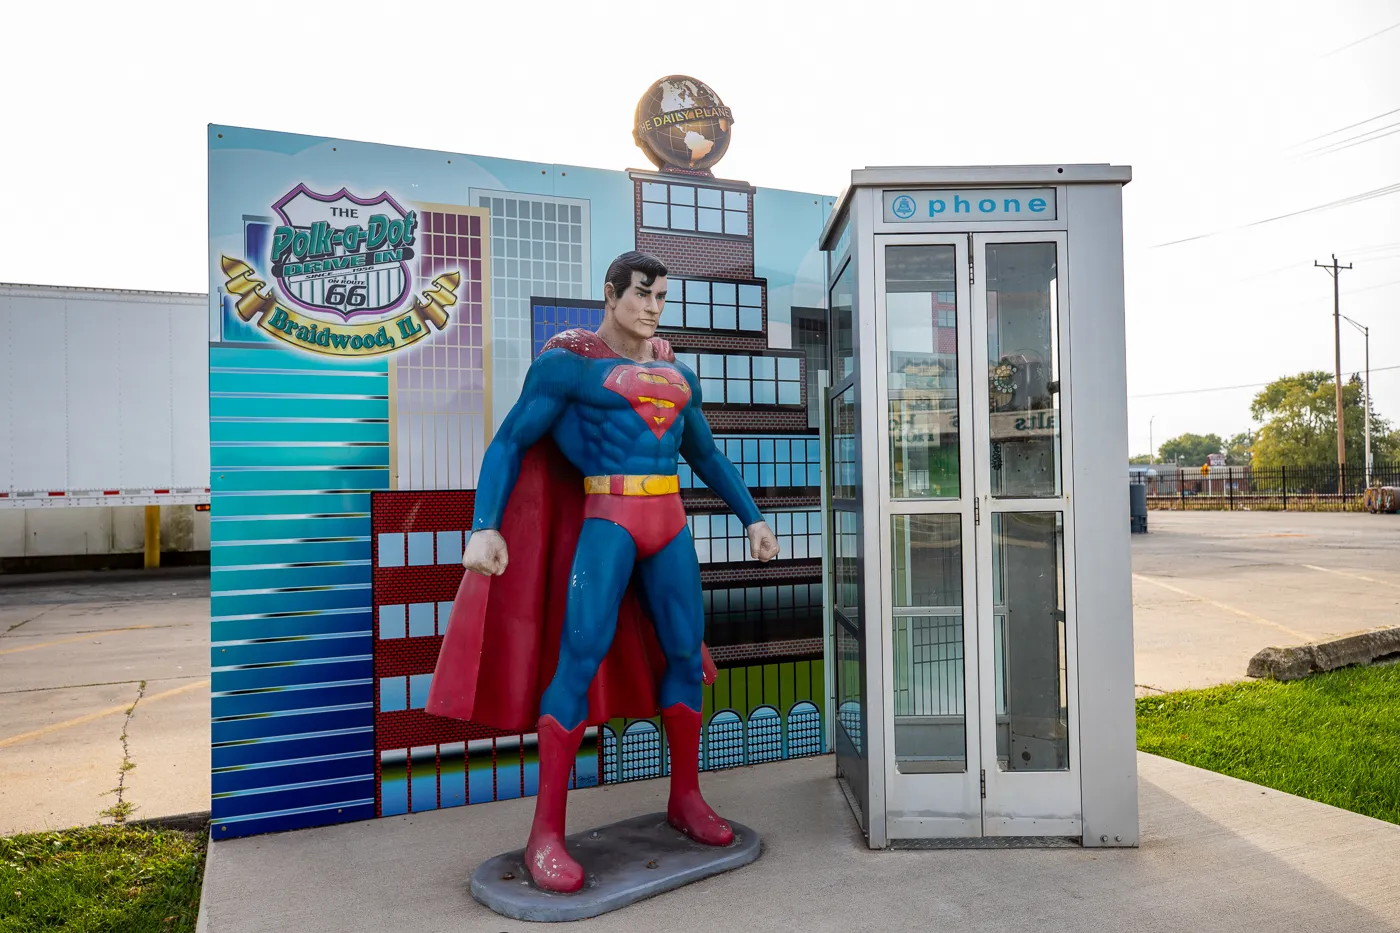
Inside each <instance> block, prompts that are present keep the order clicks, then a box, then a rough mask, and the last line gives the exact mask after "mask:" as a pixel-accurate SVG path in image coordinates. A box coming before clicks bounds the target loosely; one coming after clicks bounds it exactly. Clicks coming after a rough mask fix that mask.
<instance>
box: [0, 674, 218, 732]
mask: <svg viewBox="0 0 1400 933" xmlns="http://www.w3.org/2000/svg"><path fill="white" fill-rule="evenodd" d="M207 686H209V681H207V680H198V681H195V682H194V683H192V684H184V685H183V686H179V687H173V688H171V689H170V690H166V691H164V692H163V693H157V694H155V695H154V696H148V697H142V699H141V706H142V707H143V708H144V707H145V706H147V705H149V704H151V703H154V702H156V701H157V700H163V699H165V698H166V697H173V696H175V695H176V694H177V693H184V692H186V691H187V690H194V689H195V688H197V687H207ZM129 709H131V704H130V703H123V704H122V705H121V706H110V707H108V708H107V709H102V710H98V711H97V712H95V713H88V714H87V715H85V716H78V717H76V718H74V719H68V720H65V721H64V722H56V723H54V724H53V725H51V726H44V727H43V728H42V729H34V730H32V731H30V732H21V733H20V734H19V735H12V736H10V737H9V738H8V739H0V748H8V747H9V746H11V745H18V744H19V743H20V742H27V741H29V740H30V739H37V738H41V737H42V736H45V735H48V734H50V733H52V732H58V731H60V730H62V729H71V728H72V727H73V726H81V725H83V724H85V723H89V722H95V721H96V720H98V719H102V718H103V717H105V716H115V715H116V714H117V713H125V712H126V711H127V710H129Z"/></svg>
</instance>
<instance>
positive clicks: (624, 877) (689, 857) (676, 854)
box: [471, 811, 763, 923]
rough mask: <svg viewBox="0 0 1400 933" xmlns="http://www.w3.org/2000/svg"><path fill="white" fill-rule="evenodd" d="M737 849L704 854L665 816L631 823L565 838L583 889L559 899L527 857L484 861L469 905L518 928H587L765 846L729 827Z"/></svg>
mask: <svg viewBox="0 0 1400 933" xmlns="http://www.w3.org/2000/svg"><path fill="white" fill-rule="evenodd" d="M730 825H731V828H732V829H733V830H734V841H733V842H731V843H730V844H729V845H727V846H723V847H716V846H707V845H704V844H703V843H699V842H696V841H695V840H693V839H691V838H689V837H688V836H686V835H684V834H683V833H680V832H677V831H676V830H675V829H672V828H671V826H670V824H669V823H667V822H666V814H665V812H664V811H658V812H656V813H646V814H643V815H642V816H634V817H632V818H631V819H628V820H621V821H619V822H616V823H609V824H607V825H606V826H599V827H597V828H595V829H592V830H587V829H586V830H584V831H583V832H580V833H574V834H573V835H572V836H566V837H565V838H564V845H565V848H567V849H568V852H569V854H570V855H571V856H573V857H574V858H575V859H576V860H578V863H579V864H580V865H582V866H583V870H584V872H586V874H587V878H586V881H585V883H584V886H583V889H582V890H580V891H576V892H573V893H571V894H554V893H551V892H549V891H544V890H541V889H540V888H538V887H536V886H535V885H534V883H533V882H532V881H531V879H530V873H529V866H528V864H527V863H526V861H525V850H524V849H523V848H521V849H516V850H515V851H513V852H506V853H504V854H502V855H498V856H496V857H495V858H490V859H487V860H486V861H485V862H482V863H481V867H479V868H477V870H476V871H474V872H472V887H471V892H472V897H473V898H475V899H476V901H477V902H478V903H480V904H483V905H485V906H486V907H489V908H491V909H492V910H493V911H495V912H496V913H498V914H501V915H503V916H506V917H511V918H514V919H516V920H535V921H540V922H542V923H557V922H560V921H565V920H586V919H588V918H589V917H598V916H601V915H603V914H606V913H611V912H612V911H614V910H621V909H622V908H624V907H627V906H629V905H631V904H635V903H637V902H638V901H641V900H645V899H646V898H649V897H656V896H657V895H660V894H664V893H666V892H667V891H674V890H675V889H677V888H680V887H684V886H685V885H687V884H694V883H695V882H697V881H701V880H703V879H705V878H710V877H713V876H715V875H718V874H721V873H723V872H726V871H732V870H734V869H736V868H741V867H743V866H745V865H747V864H749V863H750V862H752V861H754V860H755V859H757V858H758V856H759V855H760V854H761V853H762V851H763V840H762V839H760V838H759V835H758V833H756V832H754V831H753V830H752V829H750V828H749V827H747V826H745V825H743V824H742V823H738V822H733V821H731V823H730Z"/></svg>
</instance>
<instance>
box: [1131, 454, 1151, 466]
mask: <svg viewBox="0 0 1400 933" xmlns="http://www.w3.org/2000/svg"><path fill="white" fill-rule="evenodd" d="M1151 462H1152V455H1151V454H1138V455H1137V456H1134V457H1129V458H1128V465H1129V466H1137V465H1138V464H1140V463H1142V464H1146V463H1151Z"/></svg>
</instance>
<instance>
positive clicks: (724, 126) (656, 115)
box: [632, 75, 734, 175]
mask: <svg viewBox="0 0 1400 933" xmlns="http://www.w3.org/2000/svg"><path fill="white" fill-rule="evenodd" d="M733 125H734V114H733V112H732V111H731V110H730V109H729V108H728V107H726V106H724V101H722V100H720V99H719V95H718V94H716V93H715V92H714V91H713V90H711V88H710V86H709V85H708V84H706V83H705V82H703V81H697V80H695V79H694V78H692V77H689V76H688V75H670V76H668V77H665V78H662V79H661V80H660V81H657V82H656V83H655V84H653V85H652V86H651V87H650V88H648V89H647V92H646V93H645V94H643V95H642V99H641V100H640V101H638V102H637V119H636V129H635V130H633V132H632V136H633V138H634V139H636V141H637V145H638V146H639V147H640V148H641V150H642V151H643V152H645V153H646V155H647V158H648V159H650V160H651V161H652V163H653V164H654V165H655V166H656V167H657V168H659V169H661V170H662V171H663V172H665V171H671V172H684V173H691V174H696V175H710V174H712V173H711V172H710V168H711V166H713V165H714V164H715V163H717V162H718V161H719V160H720V159H722V158H724V153H725V152H726V151H727V150H728V149H729V134H730V131H731V128H732V127H733Z"/></svg>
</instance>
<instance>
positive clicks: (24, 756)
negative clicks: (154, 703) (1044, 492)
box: [0, 684, 136, 836]
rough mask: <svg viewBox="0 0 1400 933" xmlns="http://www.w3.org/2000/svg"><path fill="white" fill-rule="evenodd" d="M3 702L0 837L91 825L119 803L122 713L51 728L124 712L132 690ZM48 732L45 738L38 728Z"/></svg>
mask: <svg viewBox="0 0 1400 933" xmlns="http://www.w3.org/2000/svg"><path fill="white" fill-rule="evenodd" d="M14 699H15V695H14V694H9V695H4V696H0V722H3V723H5V725H4V732H3V733H0V742H4V741H6V740H13V739H14V738H15V737H17V736H23V735H28V734H31V733H34V732H41V733H42V734H39V735H34V736H32V737H30V738H25V739H23V740H21V741H19V742H17V743H14V744H8V745H4V746H0V836H5V835H9V834H11V833H18V832H32V831H37V830H43V829H61V828H64V827H68V826H80V825H84V824H88V823H94V822H96V821H97V820H98V814H99V813H100V812H101V811H102V810H104V809H105V808H107V807H110V806H111V805H112V804H113V803H114V802H115V800H116V798H115V797H114V796H112V795H111V794H109V793H108V792H109V791H111V790H112V788H114V787H116V785H117V775H118V773H119V772H118V769H119V767H120V766H121V762H122V744H121V731H122V724H123V723H124V722H125V720H126V716H125V715H124V713H123V712H120V711H119V712H114V713H111V714H109V715H107V716H104V717H102V718H100V719H94V720H92V721H90V722H85V723H81V724H79V725H75V726H69V727H66V728H55V727H58V726H61V725H62V724H63V723H65V722H69V721H71V720H73V719H76V718H81V717H82V716H84V715H87V714H90V713H92V712H94V711H99V712H100V711H103V710H108V709H113V708H116V709H117V710H123V709H124V708H125V707H127V706H130V705H131V703H132V702H133V701H134V700H135V699H136V685H135V684H115V685H103V686H97V687H77V688H70V689H59V690H43V691H36V692H35V693H33V694H29V695H27V696H26V697H25V702H23V703H16V702H14ZM46 729H47V730H52V731H47V732H42V730H46Z"/></svg>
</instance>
